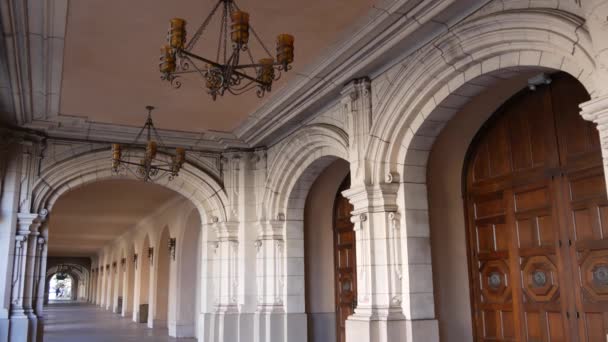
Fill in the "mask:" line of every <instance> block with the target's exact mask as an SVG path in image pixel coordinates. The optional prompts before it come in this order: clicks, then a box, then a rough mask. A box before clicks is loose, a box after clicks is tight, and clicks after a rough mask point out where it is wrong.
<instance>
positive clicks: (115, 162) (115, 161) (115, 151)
mask: <svg viewBox="0 0 608 342" xmlns="http://www.w3.org/2000/svg"><path fill="white" fill-rule="evenodd" d="M121 157H122V152H121V150H120V144H112V169H113V170H114V171H117V170H118V166H119V165H120V158H121Z"/></svg>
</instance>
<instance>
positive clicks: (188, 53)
mask: <svg viewBox="0 0 608 342" xmlns="http://www.w3.org/2000/svg"><path fill="white" fill-rule="evenodd" d="M182 53H183V54H185V55H187V56H189V57H191V58H194V59H198V60H199V61H202V62H205V63H208V64H211V65H212V66H215V67H218V68H220V69H222V70H223V69H224V66H223V65H221V64H218V63H215V62H213V61H210V60H208V59H207V58H204V57H200V56H198V55H195V54H193V53H191V52H189V51H182ZM193 65H194V63H193ZM194 67H195V68H196V65H194ZM233 73H235V74H237V75H239V76H241V77H243V78H246V79H248V80H250V81H254V82H258V83H260V82H259V81H258V80H257V79H255V78H253V77H251V76H249V75H247V74H244V73H242V72H239V71H236V70H233Z"/></svg>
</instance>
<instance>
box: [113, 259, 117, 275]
mask: <svg viewBox="0 0 608 342" xmlns="http://www.w3.org/2000/svg"><path fill="white" fill-rule="evenodd" d="M112 269H113V270H114V274H116V270H117V269H118V267H117V264H116V261H114V262H113V263H112Z"/></svg>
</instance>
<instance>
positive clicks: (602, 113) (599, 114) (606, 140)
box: [581, 84, 608, 186]
mask: <svg viewBox="0 0 608 342" xmlns="http://www.w3.org/2000/svg"><path fill="white" fill-rule="evenodd" d="M606 88H607V90H608V84H606ZM581 108H582V112H581V115H582V116H583V118H585V120H588V121H592V122H594V123H596V124H597V130H598V131H599V134H600V143H601V145H602V157H603V161H604V177H605V179H606V185H607V186H608V95H606V96H602V97H598V98H594V99H592V100H590V101H587V102H585V103H583V104H581Z"/></svg>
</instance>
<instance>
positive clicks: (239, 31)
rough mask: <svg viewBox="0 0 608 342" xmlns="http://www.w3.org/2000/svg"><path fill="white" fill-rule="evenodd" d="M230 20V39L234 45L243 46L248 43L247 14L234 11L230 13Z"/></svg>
mask: <svg viewBox="0 0 608 342" xmlns="http://www.w3.org/2000/svg"><path fill="white" fill-rule="evenodd" d="M230 19H231V20H232V25H231V29H232V31H231V33H230V38H231V39H232V41H233V42H234V43H235V44H238V45H245V44H247V42H249V13H247V12H243V11H234V12H232V13H230Z"/></svg>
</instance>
